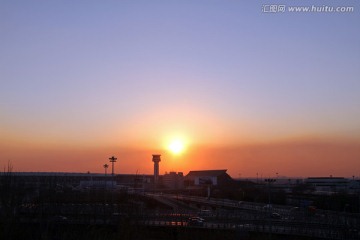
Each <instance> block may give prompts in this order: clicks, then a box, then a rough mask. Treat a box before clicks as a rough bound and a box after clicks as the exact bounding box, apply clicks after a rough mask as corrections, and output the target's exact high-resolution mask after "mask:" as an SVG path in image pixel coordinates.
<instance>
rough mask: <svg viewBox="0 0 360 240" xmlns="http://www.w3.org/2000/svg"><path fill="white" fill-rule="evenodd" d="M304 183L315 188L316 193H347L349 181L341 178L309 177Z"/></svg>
mask: <svg viewBox="0 0 360 240" xmlns="http://www.w3.org/2000/svg"><path fill="white" fill-rule="evenodd" d="M305 182H306V183H307V184H309V185H311V186H313V187H314V188H315V191H316V192H317V193H334V192H339V191H347V190H348V185H349V180H348V179H346V178H343V177H310V178H307V179H306V180H305Z"/></svg>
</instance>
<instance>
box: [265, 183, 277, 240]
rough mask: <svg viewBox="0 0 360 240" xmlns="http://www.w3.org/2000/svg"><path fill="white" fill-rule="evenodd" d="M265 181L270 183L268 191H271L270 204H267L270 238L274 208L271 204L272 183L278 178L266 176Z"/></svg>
mask: <svg viewBox="0 0 360 240" xmlns="http://www.w3.org/2000/svg"><path fill="white" fill-rule="evenodd" d="M265 182H267V183H268V188H269V189H268V191H269V204H268V206H267V211H268V212H269V216H268V219H269V227H270V231H269V239H271V233H272V221H271V208H272V206H271V196H270V195H271V193H270V185H271V183H273V182H276V179H274V178H266V179H265Z"/></svg>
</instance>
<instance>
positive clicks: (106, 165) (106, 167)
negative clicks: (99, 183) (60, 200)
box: [104, 164, 109, 177]
mask: <svg viewBox="0 0 360 240" xmlns="http://www.w3.org/2000/svg"><path fill="white" fill-rule="evenodd" d="M108 167H109V165H108V164H104V169H105V177H106V174H107V169H108Z"/></svg>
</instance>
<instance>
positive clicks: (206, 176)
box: [184, 170, 233, 187]
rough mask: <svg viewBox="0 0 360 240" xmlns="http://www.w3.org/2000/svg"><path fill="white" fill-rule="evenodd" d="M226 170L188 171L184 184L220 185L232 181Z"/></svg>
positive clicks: (188, 185) (189, 185) (187, 185)
mask: <svg viewBox="0 0 360 240" xmlns="http://www.w3.org/2000/svg"><path fill="white" fill-rule="evenodd" d="M226 171H227V170H202V171H190V172H189V173H188V175H186V177H185V182H184V184H185V186H186V187H191V186H207V185H210V186H222V185H228V184H229V183H230V182H233V179H232V178H231V177H230V175H229V174H227V173H226Z"/></svg>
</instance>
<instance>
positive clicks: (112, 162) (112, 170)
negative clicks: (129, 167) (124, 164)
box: [109, 156, 117, 176]
mask: <svg viewBox="0 0 360 240" xmlns="http://www.w3.org/2000/svg"><path fill="white" fill-rule="evenodd" d="M109 160H110V162H111V164H112V166H111V175H112V176H114V163H115V162H116V160H117V158H116V157H114V156H112V157H111V158H109Z"/></svg>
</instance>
